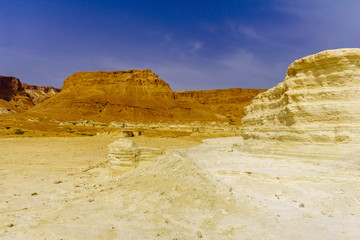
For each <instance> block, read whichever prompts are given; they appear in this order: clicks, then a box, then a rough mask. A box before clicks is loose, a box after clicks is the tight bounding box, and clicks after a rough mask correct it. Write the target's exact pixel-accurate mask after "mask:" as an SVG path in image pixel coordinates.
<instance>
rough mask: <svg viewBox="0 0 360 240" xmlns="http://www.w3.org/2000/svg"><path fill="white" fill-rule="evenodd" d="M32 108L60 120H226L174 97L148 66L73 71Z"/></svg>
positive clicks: (201, 107)
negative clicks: (53, 91) (125, 69)
mask: <svg viewBox="0 0 360 240" xmlns="http://www.w3.org/2000/svg"><path fill="white" fill-rule="evenodd" d="M31 111H33V112H36V113H39V114H44V115H52V116H55V117H56V118H58V119H61V120H70V119H71V120H74V119H76V118H77V119H90V120H98V121H109V122H110V121H114V120H129V121H139V122H158V121H173V120H179V121H214V120H215V121H216V120H219V121H226V117H224V116H220V115H219V114H216V113H214V112H212V111H209V109H208V108H206V107H204V106H202V105H201V104H194V103H193V102H182V103H181V102H178V101H176V100H175V96H174V92H173V91H172V90H171V89H170V87H169V84H167V83H166V82H165V81H163V80H162V79H160V78H159V77H158V76H157V75H156V74H154V73H152V72H151V70H127V71H115V72H78V73H75V74H73V75H71V76H70V77H68V78H67V79H66V80H65V82H64V84H63V87H62V89H61V92H60V93H59V94H56V95H55V96H53V97H52V98H51V99H49V100H48V101H46V102H43V103H41V104H39V105H37V106H36V107H35V108H33V109H32V110H31ZM224 118H225V119H224Z"/></svg>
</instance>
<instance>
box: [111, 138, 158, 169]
mask: <svg viewBox="0 0 360 240" xmlns="http://www.w3.org/2000/svg"><path fill="white" fill-rule="evenodd" d="M164 153H165V150H164V149H160V148H147V147H138V146H137V145H136V144H135V143H134V142H133V141H132V140H129V139H126V138H121V139H118V140H116V141H114V142H113V143H111V144H109V146H108V160H109V162H110V166H111V168H113V169H117V170H126V169H129V168H130V169H133V168H136V167H137V166H138V165H139V164H143V163H144V162H151V161H154V160H155V159H156V158H157V157H158V156H160V155H162V154H164Z"/></svg>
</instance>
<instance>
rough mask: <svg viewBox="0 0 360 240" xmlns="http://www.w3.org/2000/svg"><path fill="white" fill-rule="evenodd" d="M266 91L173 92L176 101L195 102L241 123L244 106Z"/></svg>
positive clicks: (234, 89) (236, 89) (232, 89)
mask: <svg viewBox="0 0 360 240" xmlns="http://www.w3.org/2000/svg"><path fill="white" fill-rule="evenodd" d="M264 91H266V90H265V89H243V88H230V89H217V90H207V91H195V90H193V91H181V92H175V97H176V100H177V101H181V102H195V103H200V104H202V105H203V106H205V107H207V108H209V109H210V110H211V111H213V112H216V113H218V114H221V115H224V116H226V117H227V118H228V119H229V121H230V122H233V123H241V119H242V118H243V117H244V115H245V113H244V110H243V109H244V107H246V106H248V105H249V104H250V103H251V101H252V99H253V98H254V97H255V96H256V95H258V94H259V93H262V92H264Z"/></svg>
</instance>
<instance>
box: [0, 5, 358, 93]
mask: <svg viewBox="0 0 360 240" xmlns="http://www.w3.org/2000/svg"><path fill="white" fill-rule="evenodd" d="M359 12H360V1H358V0H342V1H340V0H268V1H266V0H263V1H261V0H258V1H257V0H220V1H217V0H213V1H212V0H191V1H188V0H181V1H177V0H142V1H141V0H126V1H123V0H119V1H110V0H109V1H107V0H98V1H95V0H93V1H91V0H87V1H81V0H77V1H76V0H0V75H11V76H15V77H18V78H20V80H21V81H22V82H26V83H29V84H36V85H52V86H56V87H61V86H62V83H63V81H64V80H65V78H66V77H67V76H69V75H71V74H73V73H75V72H79V71H99V70H104V71H115V70H126V69H152V70H153V72H155V73H156V74H158V75H159V77H160V78H162V79H163V80H165V81H166V82H168V83H169V84H170V86H171V88H172V89H173V90H175V91H179V90H192V89H197V90H206V89H219V88H231V87H242V88H270V87H273V86H275V85H276V84H277V83H279V82H281V81H283V80H284V77H285V74H286V69H287V67H288V66H289V64H290V63H291V62H293V61H294V60H296V59H299V58H301V57H303V56H306V55H309V54H314V53H317V52H319V51H323V50H326V49H334V48H344V47H359V44H360V14H359Z"/></svg>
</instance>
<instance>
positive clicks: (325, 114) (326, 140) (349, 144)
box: [242, 48, 360, 160]
mask: <svg viewBox="0 0 360 240" xmlns="http://www.w3.org/2000/svg"><path fill="white" fill-rule="evenodd" d="M359 102H360V49H357V48H356V49H338V50H328V51H323V52H320V53H318V54H315V55H311V56H307V57H304V58H302V59H300V60H297V61H295V62H294V63H292V64H291V65H290V67H289V68H288V70H287V75H286V78H285V80H284V82H282V83H280V84H278V85H277V86H276V87H274V88H272V89H269V90H268V91H266V92H264V93H261V94H259V95H258V96H257V97H255V98H254V100H253V102H252V104H251V105H250V106H248V107H246V108H245V113H246V116H245V117H244V118H243V120H242V124H243V126H242V136H243V138H244V145H243V146H242V147H243V149H244V150H246V151H251V152H258V153H263V154H276V155H289V156H302V157H308V158H326V159H342V160H344V159H349V160H356V159H358V157H359V156H360V108H359Z"/></svg>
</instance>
